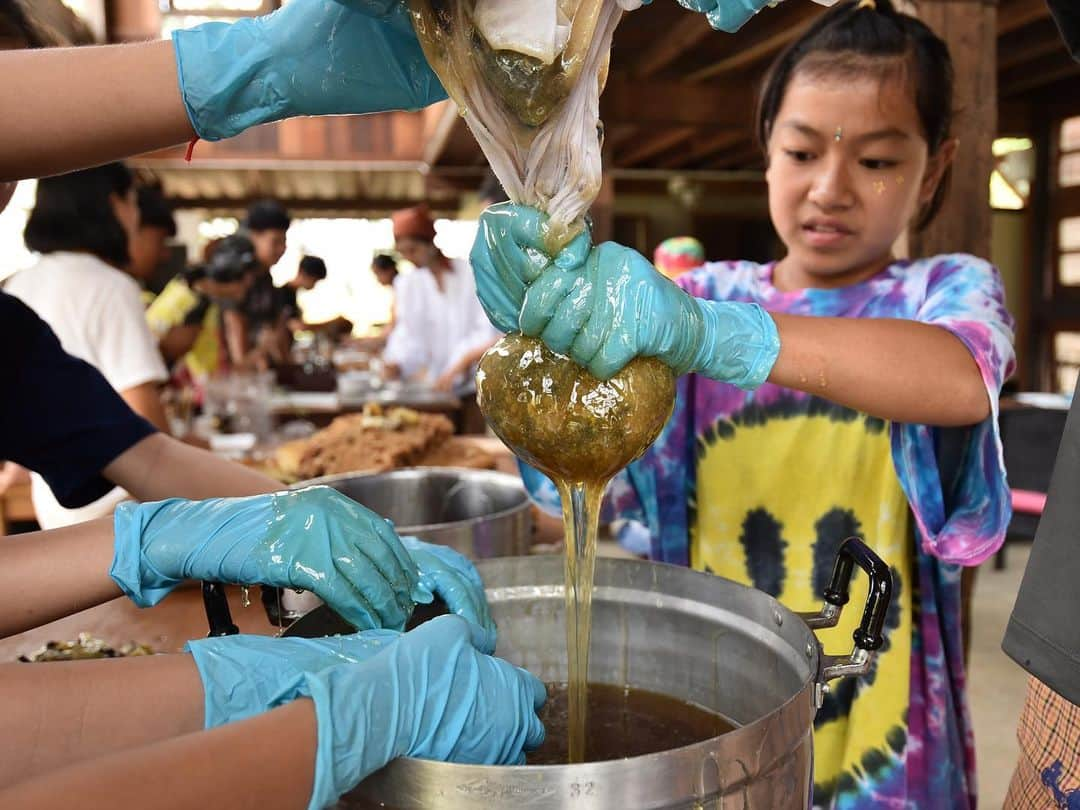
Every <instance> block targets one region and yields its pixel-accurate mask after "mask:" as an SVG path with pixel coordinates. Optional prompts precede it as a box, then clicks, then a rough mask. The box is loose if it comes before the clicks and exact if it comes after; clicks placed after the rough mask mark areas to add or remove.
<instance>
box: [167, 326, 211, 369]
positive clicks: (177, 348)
mask: <svg viewBox="0 0 1080 810" xmlns="http://www.w3.org/2000/svg"><path fill="white" fill-rule="evenodd" d="M200 331H202V326H201V325H195V326H174V327H173V328H172V329H170V330H169V331H168V332H166V333H165V334H164V335H162V337H161V340H159V341H158V349H159V350H160V351H161V354H162V356H163V357H164V358H165V360H166V362H168V363H175V362H176V361H177V360H179V359H180V358H181V357H183V356H184V355H185V354H187V353H188V352H189V351H191V347H192V346H194V345H195V341H196V340H198V339H199V332H200Z"/></svg>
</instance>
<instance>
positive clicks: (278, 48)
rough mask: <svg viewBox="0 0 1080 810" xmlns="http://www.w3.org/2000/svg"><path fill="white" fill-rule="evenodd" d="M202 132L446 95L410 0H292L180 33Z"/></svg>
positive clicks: (181, 66) (180, 65)
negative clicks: (427, 54)
mask: <svg viewBox="0 0 1080 810" xmlns="http://www.w3.org/2000/svg"><path fill="white" fill-rule="evenodd" d="M173 45H174V48H175V52H176V68H177V76H178V78H179V80H180V93H181V96H182V97H183V100H184V106H185V107H186V108H187V112H188V117H189V118H190V119H191V124H192V126H193V127H194V129H195V132H196V133H197V134H198V136H199V137H200V138H203V139H204V140H208V141H216V140H220V139H222V138H231V137H232V136H233V135H236V134H238V133H240V132H243V131H244V130H245V129H247V128H249V127H252V126H255V125H257V124H265V123H267V122H268V121H279V120H281V119H283V118H290V117H292V116H296V115H353V114H361V113H370V112H381V111H385V110H417V109H420V108H421V107H426V106H427V105H429V104H432V103H434V102H436V101H441V100H442V99H444V98H446V91H445V90H443V87H442V85H441V84H440V83H439V80H438V78H436V76H435V74H434V73H433V72H432V71H431V68H430V67H429V66H428V63H427V59H426V58H425V57H424V53H423V50H422V49H421V47H420V43H419V42H418V41H417V39H416V34H415V32H414V31H413V27H412V21H411V19H410V16H409V11H408V9H407V8H406V6H405V3H404V0H341V2H333V1H332V0H291V2H289V3H288V4H287V5H285V6H284V7H283V8H281V9H279V10H278V11H275V12H273V13H272V14H268V15H266V16H263V17H248V18H244V19H240V20H237V21H236V22H233V23H222V22H210V23H204V24H203V25H199V26H197V27H195V28H191V29H187V30H181V31H176V32H174V33H173Z"/></svg>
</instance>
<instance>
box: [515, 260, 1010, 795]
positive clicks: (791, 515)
mask: <svg viewBox="0 0 1080 810" xmlns="http://www.w3.org/2000/svg"><path fill="white" fill-rule="evenodd" d="M773 267H774V265H772V264H768V265H759V264H754V263H750V262H732V263H719V264H709V265H706V266H705V267H702V268H700V269H698V270H695V271H692V272H691V273H689V274H687V275H685V276H682V277H681V278H680V279H679V281H678V283H679V285H680V286H682V287H683V288H685V289H686V290H687V291H688V292H690V293H691V294H693V295H695V296H698V297H701V298H706V299H711V300H727V301H750V302H755V303H758V304H761V305H762V306H763V307H764V308H765V309H767V310H770V311H773V312H785V313H791V314H797V315H816V316H835V317H850V318H903V319H909V320H916V321H921V322H924V323H930V324H935V325H938V326H941V327H943V328H945V329H948V330H949V331H950V332H951V333H953V334H954V335H956V336H957V337H958V338H959V339H960V340H962V341H963V343H964V344H965V345H966V346H967V348H968V349H969V350H970V352H971V355H972V357H973V358H974V361H975V363H976V365H977V366H978V368H979V371H980V372H981V374H982V378H983V381H984V382H985V384H986V388H987V392H988V394H989V398H990V402H991V403H992V411H993V413H992V415H991V416H990V417H989V418H987V419H986V421H984V422H983V423H982V424H980V425H976V426H974V427H972V428H969V429H966V430H962V431H960V430H950V431H943V430H938V429H935V428H930V427H926V426H922V425H901V424H890V423H887V422H885V421H883V420H880V419H876V418H874V417H870V416H868V415H866V414H862V413H857V412H855V411H853V410H850V409H848V408H843V407H840V406H838V405H835V404H833V403H830V402H827V401H826V400H824V399H821V398H818V397H813V396H810V395H808V394H804V393H802V392H799V391H793V390H791V389H786V388H781V387H778V386H775V385H772V384H769V383H767V384H765V385H763V386H761V387H760V388H758V389H757V390H756V391H753V392H746V391H742V390H740V389H738V388H735V387H734V386H730V385H726V384H724V383H718V382H715V381H712V380H708V379H705V378H703V377H699V376H697V375H687V376H685V377H683V378H681V379H680V380H679V388H678V398H677V401H676V406H675V412H674V414H673V416H672V419H671V421H670V422H669V423H668V425H667V427H666V428H665V429H664V432H663V433H662V434H661V436H660V438H659V439H658V440H657V441H656V443H655V444H654V445H653V446H652V447H651V448H650V449H649V451H648V453H646V455H645V456H644V457H643V458H642V459H641V460H639V461H638V462H636V463H635V464H633V465H631V467H630V468H629V469H628V470H627V471H625V472H624V473H623V474H621V475H620V476H618V477H617V478H616V480H615V481H614V482H613V483H612V487H611V489H610V490H609V497H608V502H607V506H606V510H607V514H606V517H607V518H609V519H616V520H620V521H627V522H628V526H629V529H630V531H629V532H626V533H628V534H634V533H636V534H638V535H639V536H640V535H645V534H646V533H647V537H648V543H649V556H650V557H652V558H653V559H656V560H661V561H664V562H669V563H678V564H682V565H693V566H694V567H695V568H699V569H704V570H709V571H712V572H714V573H716V574H718V575H721V576H724V577H727V578H729V579H733V580H736V581H739V582H745V583H748V584H751V585H753V586H755V587H758V588H760V589H762V590H764V591H766V592H768V593H771V594H773V595H774V596H776V597H777V598H778V599H779V600H780V601H782V602H783V603H785V604H786V605H788V606H789V607H791V608H792V609H795V610H813V609H816V608H817V607H820V604H821V593H822V591H823V590H824V587H825V585H826V584H827V581H828V578H829V574H830V573H831V569H832V564H833V561H834V559H835V554H836V549H837V547H838V546H839V544H840V542H841V541H843V540H844V539H845V538H846V537H848V536H851V535H858V536H860V537H862V538H864V540H866V542H867V543H868V544H870V546H871V547H872V548H874V550H875V551H876V552H877V553H878V555H879V556H881V557H882V558H884V560H885V561H886V562H887V563H888V564H889V565H890V567H891V569H892V571H893V574H894V578H895V583H894V584H895V586H896V587H895V588H894V603H893V606H892V609H891V610H890V613H889V617H888V620H887V622H886V635H887V643H886V646H885V648H884V649H883V650H882V651H881V653H880V654H879V656H878V658H877V661H876V663H875V666H874V669H873V671H872V672H871V673H869V674H868V675H867V676H865V677H863V678H859V679H847V680H845V681H837V682H834V684H833V690H832V692H831V694H830V695H829V696H828V697H827V699H826V702H825V704H824V706H823V707H822V709H821V710H820V711H819V713H818V715H817V718H816V720H815V776H814V783H815V790H814V803H815V806H816V807H821V808H836V810H855V809H857V810H863V809H864V808H865V810H870V808H874V809H875V810H878V809H879V808H912V807H918V808H920V809H921V810H926V809H930V808H948V809H949V810H952V809H953V808H967V807H971V806H973V804H974V792H975V790H974V786H975V781H974V752H973V748H972V739H971V726H970V722H969V719H968V716H967V705H966V696H965V688H964V681H965V675H964V669H963V649H962V642H961V635H960V575H959V564H966V565H974V564H977V563H980V562H982V561H983V560H985V559H986V558H987V557H989V556H990V555H992V554H993V552H994V551H995V550H996V549H997V548H998V547H999V546H1000V544H1001V542H1002V540H1003V538H1004V533H1005V528H1006V525H1007V524H1008V520H1009V515H1010V506H1009V495H1008V489H1007V487H1006V483H1005V473H1004V466H1003V463H1002V456H1001V445H1000V441H999V438H998V433H997V399H998V394H999V391H1000V388H1001V384H1002V382H1003V381H1004V380H1005V378H1006V377H1007V376H1008V374H1009V373H1010V372H1011V370H1012V365H1013V349H1012V320H1011V318H1010V317H1009V314H1008V312H1007V311H1006V309H1005V306H1004V300H1003V298H1004V294H1003V289H1002V284H1001V280H1000V278H999V276H998V274H997V271H996V270H995V269H994V268H993V267H992V266H991V265H989V264H988V263H986V262H985V261H982V260H980V259H977V258H975V257H972V256H966V255H949V256H938V257H935V258H932V259H925V260H919V261H911V262H908V261H903V262H896V263H894V264H892V265H891V266H889V267H888V268H886V269H885V270H883V271H882V272H880V273H878V274H877V275H876V276H874V277H872V278H870V279H868V280H866V281H863V282H861V283H859V284H856V285H852V286H849V287H844V288H841V289H835V290H823V289H807V290H800V291H796V292H781V291H779V290H777V289H776V288H775V287H773V286H772V272H773ZM926 360H927V362H932V361H933V359H932V358H926ZM526 480H527V481H531V482H534V483H535V481H536V480H537V479H536V478H535V477H534V476H532V475H530V476H527V479H526ZM545 484H546V482H545ZM531 488H532V489H533V491H534V495H536V496H537V497H538V498H539V499H540V500H541V502H543V501H544V500H545V499H546V500H547V501H548V505H549V506H550V505H551V499H550V490H547V492H546V493H545V490H546V486H539V487H537V486H533V487H531ZM865 588H866V583H865V578H863V577H856V580H855V582H854V583H853V593H852V600H851V602H850V606H849V608H848V609H847V610H845V611H844V615H843V618H842V622H841V625H840V626H839V627H837V628H835V629H833V630H829V631H825V632H819V638H821V640H822V643H823V646H824V648H825V650H826V651H828V652H831V653H840V652H846V651H848V650H850V647H851V633H852V630H853V629H854V627H855V625H856V624H857V623H858V620H859V618H860V616H859V613H860V607H861V605H862V603H863V600H864V598H865V592H866V591H865Z"/></svg>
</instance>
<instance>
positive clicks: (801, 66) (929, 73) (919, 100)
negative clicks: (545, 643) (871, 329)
mask: <svg viewBox="0 0 1080 810" xmlns="http://www.w3.org/2000/svg"><path fill="white" fill-rule="evenodd" d="M875 5H876V7H871V6H869V5H862V6H860V5H858V4H857V3H855V2H852V1H851V0H849V1H848V2H843V3H839V4H838V5H835V6H833V7H832V8H831V9H829V10H828V11H826V12H825V13H823V14H822V15H821V16H820V17H818V18H817V19H816V20H815V21H814V23H813V25H811V26H810V27H809V28H808V29H807V30H806V32H805V33H804V34H803V35H802V36H801V37H799V38H798V39H797V40H795V41H794V42H793V43H791V45H789V46H788V47H787V48H786V49H785V50H784V51H783V52H782V53H781V54H780V55H779V56H778V57H777V58H776V61H775V62H773V64H772V66H771V67H770V68H769V72H768V74H767V75H766V77H765V81H764V83H763V84H762V87H761V93H760V95H759V96H758V107H757V138H758V143H759V144H760V145H761V148H762V149H763V150H765V151H766V154H767V153H768V142H769V136H770V135H771V134H772V127H773V124H774V123H775V121H776V115H777V113H779V111H780V105H781V104H782V103H783V101H784V94H785V93H786V92H787V88H788V85H789V84H790V83H791V79H792V77H793V76H794V75H795V74H796V72H798V71H807V72H812V73H813V74H814V75H818V76H826V75H828V76H836V75H838V74H839V75H840V76H842V77H844V78H846V77H851V78H858V77H863V76H866V75H867V74H868V73H869V74H870V75H874V73H875V72H877V74H878V75H879V76H880V77H881V78H899V79H901V80H906V81H907V82H908V83H909V84H910V85H911V88H912V91H913V93H914V96H915V108H916V109H917V110H918V112H919V120H920V121H921V123H922V128H923V134H924V136H925V137H926V142H927V144H928V145H929V150H930V154H931V155H934V154H936V153H937V151H938V149H940V148H941V146H942V144H944V143H945V141H946V140H948V138H949V136H950V133H951V130H952V118H953V65H952V58H951V57H950V56H949V48H948V46H947V45H946V44H945V43H944V42H943V41H942V40H941V38H940V37H938V36H937V35H936V34H935V33H934V32H933V31H931V30H930V28H929V27H928V26H927V25H926V23H924V22H922V21H921V20H918V19H916V18H915V17H912V16H910V15H908V14H902V13H900V12H899V11H897V10H896V7H895V6H894V5H893V3H892V0H876V4H875ZM874 63H877V64H874ZM951 175H952V169H951V167H950V168H949V169H947V170H946V172H945V174H944V175H943V176H942V178H941V182H940V183H938V187H937V189H936V190H935V191H934V196H933V198H932V199H931V200H930V202H929V203H928V204H927V205H926V206H925V207H924V208H923V209H922V210H921V211H919V214H918V217H917V219H916V221H915V228H916V230H919V231H921V230H923V229H924V228H925V227H926V226H927V225H929V224H930V222H931V221H932V220H933V219H934V217H935V216H936V215H937V213H938V211H939V210H940V209H941V204H942V202H944V200H945V195H946V193H947V192H948V186H949V179H950V177H951Z"/></svg>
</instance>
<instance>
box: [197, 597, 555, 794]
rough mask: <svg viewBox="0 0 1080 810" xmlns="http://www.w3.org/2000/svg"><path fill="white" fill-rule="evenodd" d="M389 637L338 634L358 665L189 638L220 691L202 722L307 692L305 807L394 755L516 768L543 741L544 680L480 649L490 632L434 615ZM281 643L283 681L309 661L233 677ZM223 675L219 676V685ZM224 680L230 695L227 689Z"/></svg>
mask: <svg viewBox="0 0 1080 810" xmlns="http://www.w3.org/2000/svg"><path fill="white" fill-rule="evenodd" d="M376 632H379V631H376ZM390 635H391V634H390V633H387V632H385V631H382V632H381V633H380V635H378V636H372V635H371V633H370V631H369V632H368V633H361V634H359V636H353V637H343V638H342V639H341V640H340V643H341V644H342V647H343V649H344V651H343V652H342V653H341V654H342V655H343V656H345V657H354V658H356V659H357V660H359V661H360V663H342V664H336V665H332V666H328V667H321V663H322V662H323V661H325V660H326V657H325V655H324V653H323V652H322V651H316V652H311V649H312V648H311V647H310V646H309V645H304V646H303V647H300V645H299V644H297V643H295V642H302V640H301V639H267V640H266V642H265V643H255V644H253V643H252V640H251V639H250V638H249V637H246V636H231V637H229V636H227V637H223V638H216V639H206V640H205V641H198V642H193V643H192V644H191V645H190V646H191V648H192V652H193V653H194V654H195V655H196V656H197V658H196V660H197V661H199V658H201V659H202V663H200V664H199V670H200V675H202V676H203V678H204V681H205V682H206V684H207V686H208V688H212V689H213V690H214V691H215V695H220V696H222V697H223V700H222V702H221V704H220V709H221V710H220V711H219V710H218V709H219V707H218V706H217V705H215V707H214V708H213V715H211V713H210V711H211V710H210V708H209V702H210V697H209V694H208V697H207V705H208V713H207V722H208V723H209V722H210V719H211V716H212V717H213V720H214V721H215V722H218V723H223V722H232V721H233V720H239V719H242V718H244V717H248V716H250V715H251V714H254V713H257V712H258V711H262V710H266V709H271V708H274V707H275V706H279V705H281V704H284V703H288V702H289V701H291V700H294V699H296V698H298V697H310V698H311V699H312V700H313V701H314V703H315V716H316V721H317V724H318V736H319V740H318V748H317V752H316V759H315V788H314V791H313V792H312V796H311V801H310V803H309V805H308V806H309V807H310V808H312V809H313V810H314V808H322V807H325V806H327V805H329V804H331V803H332V802H333V801H335V800H336V799H337V797H338V796H340V795H341V794H342V793H344V792H345V791H347V790H350V789H351V788H353V787H354V786H355V785H356V784H357V783H358V782H360V781H361V780H363V779H364V778H365V777H367V776H368V775H370V774H371V773H373V772H374V771H376V770H378V769H379V768H381V767H382V766H383V765H385V764H386V763H388V762H390V761H391V760H393V759H396V758H398V757H402V756H412V757H422V758H425V759H436V760H445V761H449V762H462V763H473V764H488V765H516V764H521V763H523V762H524V760H525V755H524V752H525V751H527V750H531V749H533V748H536V747H538V746H539V745H540V744H541V743H542V742H543V741H544V726H543V724H542V723H541V722H540V718H539V717H537V715H536V712H537V710H538V709H540V707H541V706H543V705H544V701H545V700H546V699H547V693H546V690H545V689H544V685H543V684H542V683H541V682H540V681H539V680H537V679H536V678H535V677H534V676H533V675H531V674H529V673H528V672H526V671H525V670H523V669H519V668H517V667H515V666H513V665H511V664H509V663H507V662H506V661H503V660H500V659H498V658H492V657H490V656H488V655H486V654H484V653H483V652H482V650H485V649H490V648H491V646H492V642H493V640H494V637H493V635H492V634H491V633H490V632H489V631H485V630H483V629H482V628H480V627H479V626H477V625H475V624H472V623H470V622H467V621H465V620H464V619H462V618H460V617H458V616H440V617H439V618H437V619H432V620H431V621H429V622H427V623H426V624H423V625H421V626H420V627H418V628H417V629H416V630H413V631H412V632H410V633H406V634H403V635H401V634H396V635H397V639H396V640H394V639H392V638H390ZM368 639H371V640H372V641H373V643H372V644H369V643H368ZM326 641H329V640H326ZM281 642H294V643H293V644H290V645H289V648H288V649H284V648H283V649H282V654H283V655H285V656H290V657H291V656H292V655H294V653H296V652H297V649H300V650H301V653H300V655H299V657H298V658H297V659H296V660H295V661H293V662H292V663H290V662H284V663H279V664H274V665H272V666H274V667H275V668H276V671H278V672H280V673H282V674H283V675H284V676H286V677H287V669H288V668H289V667H290V666H292V665H293V664H299V665H300V667H304V666H308V667H311V668H310V669H307V671H305V672H304V673H303V674H301V675H299V676H297V677H295V678H293V679H292V680H291V681H285V680H282V681H281V682H274V683H272V684H270V685H269V686H267V687H266V688H262V687H259V688H258V689H249V688H248V687H246V686H245V685H243V684H242V683H240V681H242V680H243V677H244V675H245V674H248V673H255V672H259V671H261V670H262V669H263V668H264V667H266V666H267V659H268V656H269V655H272V654H273V651H272V649H271V647H270V644H274V643H277V644H280V643H281ZM321 643H323V642H320V644H321ZM376 646H381V649H379V650H377V651H376V650H375V649H374V647H376ZM345 648H347V649H345ZM301 660H302V663H301ZM204 667H205V669H204ZM219 678H220V679H222V680H223V681H224V683H225V685H224V686H223V687H222V688H220V689H219V688H218V685H217V684H216V683H215V681H216V680H217V679H219ZM232 687H235V688H236V691H235V692H232V693H230V692H229V689H230V688H232Z"/></svg>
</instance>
